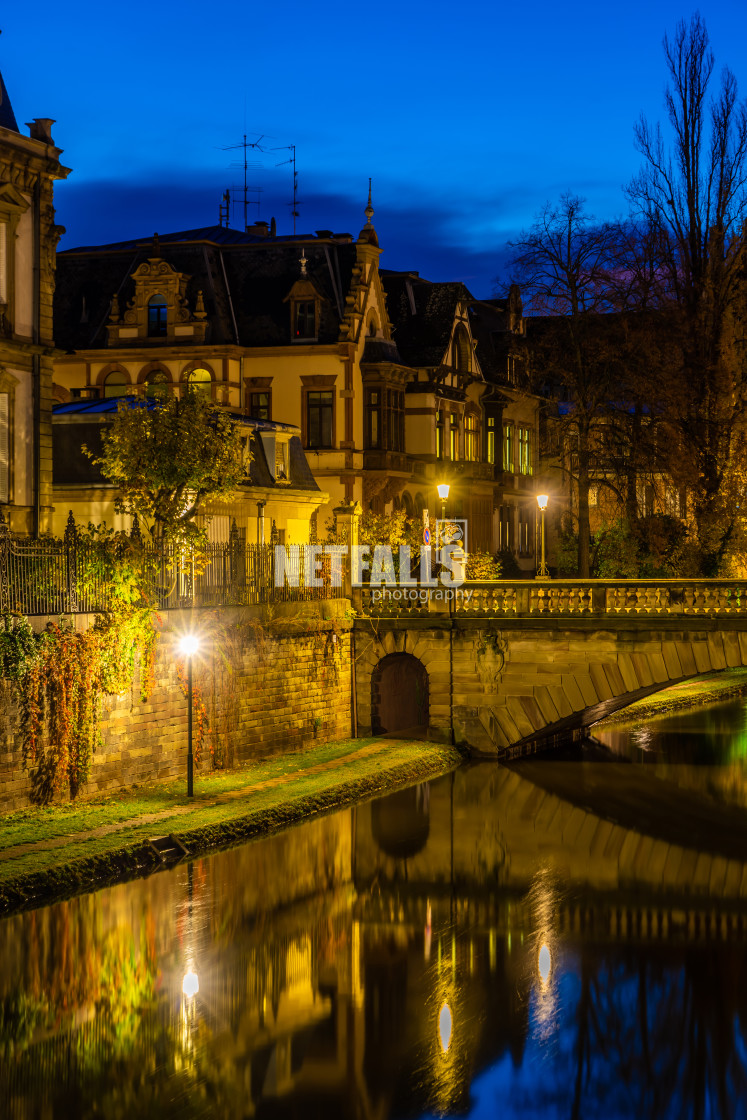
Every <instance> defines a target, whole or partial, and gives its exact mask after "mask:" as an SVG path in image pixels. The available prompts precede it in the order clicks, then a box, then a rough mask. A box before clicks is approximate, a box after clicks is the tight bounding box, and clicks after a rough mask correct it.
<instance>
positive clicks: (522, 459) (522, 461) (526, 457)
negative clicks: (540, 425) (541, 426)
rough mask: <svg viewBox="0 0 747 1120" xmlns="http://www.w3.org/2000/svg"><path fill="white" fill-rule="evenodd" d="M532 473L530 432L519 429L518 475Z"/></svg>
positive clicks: (525, 429) (528, 429) (529, 430)
mask: <svg viewBox="0 0 747 1120" xmlns="http://www.w3.org/2000/svg"><path fill="white" fill-rule="evenodd" d="M531 473H532V432H531V429H530V428H519V474H531Z"/></svg>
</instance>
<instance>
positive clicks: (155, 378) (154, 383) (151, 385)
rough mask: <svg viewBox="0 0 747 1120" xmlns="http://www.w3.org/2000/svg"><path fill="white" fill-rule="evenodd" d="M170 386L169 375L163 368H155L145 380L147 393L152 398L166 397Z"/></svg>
mask: <svg viewBox="0 0 747 1120" xmlns="http://www.w3.org/2000/svg"><path fill="white" fill-rule="evenodd" d="M168 386H169V378H168V375H167V374H165V373H164V372H163V370H162V369H154V370H153V371H152V373H149V374H148V378H147V380H146V382H145V395H146V397H150V398H151V399H154V398H156V397H165V396H166V394H167V393H168V391H169V389H168Z"/></svg>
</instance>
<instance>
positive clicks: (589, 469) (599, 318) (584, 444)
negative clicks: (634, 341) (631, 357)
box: [511, 194, 622, 576]
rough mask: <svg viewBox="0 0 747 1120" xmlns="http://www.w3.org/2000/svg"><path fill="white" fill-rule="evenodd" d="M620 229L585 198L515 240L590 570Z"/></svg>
mask: <svg viewBox="0 0 747 1120" xmlns="http://www.w3.org/2000/svg"><path fill="white" fill-rule="evenodd" d="M617 238H618V231H617V227H616V226H615V225H614V224H612V223H597V222H596V221H595V220H594V218H593V217H592V216H591V215H589V214H587V213H586V211H585V209H584V200H583V199H581V198H578V197H576V196H574V195H570V194H566V195H563V196H562V197H561V199H560V202H559V203H558V204H557V205H551V204H550V203H548V204H547V205H546V206H545V207H544V209H543V210H542V212H541V213H540V215H539V216H538V218H537V220H536V221H535V223H534V225H533V226H532V227H531V229H530V230H529V231H528V232H526V233H523V234H522V235H521V236H520V237H519V238H518V240H517V241H515V242H512V243H511V248H512V249H513V258H512V268H513V275H514V278H515V279H516V281H517V282H518V283H519V284H520V285H521V289H522V293H523V295H524V299H525V306H526V307H527V310H528V311H529V313H530V318H529V323H528V325H529V333H528V349H529V367H530V370H531V371H532V373H533V376H534V379H535V382H537V381H540V382H542V383H543V384H544V385H545V387H546V389H547V388H549V390H550V396H552V397H554V398H555V400H556V401H558V402H559V409H558V412H559V415H558V418H557V424H558V426H559V428H560V439H561V443H562V444H563V445H564V446H563V451H564V452H565V455H564V463H565V465H564V469H565V471H566V472H567V473H568V474H569V475H570V481H571V492H572V493H573V492H574V491H575V494H576V497H577V503H578V508H577V511H576V512H577V519H578V572H579V575H581V576H588V575H589V568H590V536H591V535H590V526H589V491H590V489H591V486H592V485H593V484H594V482H595V481H596V480H595V476H594V459H595V454H596V453H597V451H598V448H599V445H600V442H603V439H604V435H603V431H604V428H605V426H606V425H607V424H608V420H609V415H610V402H611V401H613V400H614V399H615V398H616V397H617V395H618V393H619V385H620V380H621V376H622V366H621V354H620V351H619V347H618V346H616V345H615V344H614V341H613V338H612V333H613V330H614V323H613V319H612V318H611V317H610V316H609V312H610V311H612V310H613V309H614V304H613V302H612V294H613V293H612V290H611V287H610V269H611V267H612V264H613V262H614V260H615V250H616V246H617Z"/></svg>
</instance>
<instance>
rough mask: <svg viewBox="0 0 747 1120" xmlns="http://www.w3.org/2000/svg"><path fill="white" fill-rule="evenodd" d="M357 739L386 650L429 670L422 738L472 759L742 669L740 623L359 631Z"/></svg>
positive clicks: (630, 621) (383, 626) (376, 623)
mask: <svg viewBox="0 0 747 1120" xmlns="http://www.w3.org/2000/svg"><path fill="white" fill-rule="evenodd" d="M356 642H357V651H358V652H357V665H356V691H357V698H358V700H357V708H358V724H359V732H360V734H370V731H371V707H370V704H371V702H370V695H371V674H372V672H373V670H374V668H375V666H376V665H377V664H378V662H379V660H380V659H381V658H383V657H384V656H385V655H386V654H388V653H394V652H406V653H410V654H413V655H414V656H415V657H418V658H419V659H420V660H421V661H422V662H423V664H424V665H425V667H426V670H427V672H428V677H429V693H430V735H431V737H432V738H434V739H436V740H440V741H443V740H445V739H449V738H450V737H451V735H452V733H453V739H454V742H455V743H456V744H457V745H459V746H463V747H465V748H466V749H468V750H469V751H470V752H471V753H473V754H475V755H492V756H496V757H502V756H511V755H513V754H520V753H523V751H524V750H525V749H526V747H527V745H528V744H529V743H530V742H531V741H533V740H535V739H536V738H537V737H540V736H542V737H544V736H551V735H554V734H559V733H561V732H566V731H570V730H573V729H576V728H580V727H583V726H588V725H590V724H591V723H594V722H596V720H598V719H601V718H602V717H603V716H605V715H608V714H610V713H611V712H614V711H616V710H618V709H619V708H622V707H625V706H626V705H627V704H629V703H631V702H632V701H633V700H635V699H638V698H639V697H641V696H645V695H647V694H649V693H651V692H655V691H658V690H659V689H661V688H666V687H667V685H669V684H672V683H675V682H677V681H681V680H685V679H687V678H689V677H694V676H698V675H699V674H701V673H707V672H710V671H712V670H720V669H726V668H732V667H736V666H740V665H747V620H742V619H738V618H732V619H712V618H707V617H695V618H693V619H684V618H682V617H680V618H678V619H663V618H662V619H655V620H654V619H643V620H641V619H635V618H622V619H620V620H618V621H617V622H614V623H613V622H611V621H610V619H609V618H603V619H598V620H597V619H594V618H583V619H582V618H576V619H573V620H572V622H571V623H569V622H568V621H567V620H563V619H552V620H543V619H535V618H528V619H509V618H502V619H495V618H493V619H489V618H488V619H486V618H482V619H479V618H475V617H467V616H459V615H453V616H448V615H444V616H443V617H442V618H441V619H438V618H434V617H428V616H425V617H422V616H421V617H409V618H407V617H402V616H400V617H398V618H397V617H393V618H378V619H375V620H363V619H362V620H359V621H357V622H356Z"/></svg>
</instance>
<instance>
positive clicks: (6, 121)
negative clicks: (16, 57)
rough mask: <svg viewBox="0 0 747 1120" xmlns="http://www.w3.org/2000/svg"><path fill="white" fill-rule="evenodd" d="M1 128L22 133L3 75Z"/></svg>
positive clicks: (0, 107) (0, 80)
mask: <svg viewBox="0 0 747 1120" xmlns="http://www.w3.org/2000/svg"><path fill="white" fill-rule="evenodd" d="M0 35H2V31H0ZM0 128H7V129H10V131H11V132H18V133H20V131H21V130H20V128H19V127H18V121H17V120H16V116H15V113H14V112H13V106H12V105H11V103H10V98H9V97H8V91H7V89H6V88H5V82H4V81H3V76H2V74H0Z"/></svg>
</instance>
